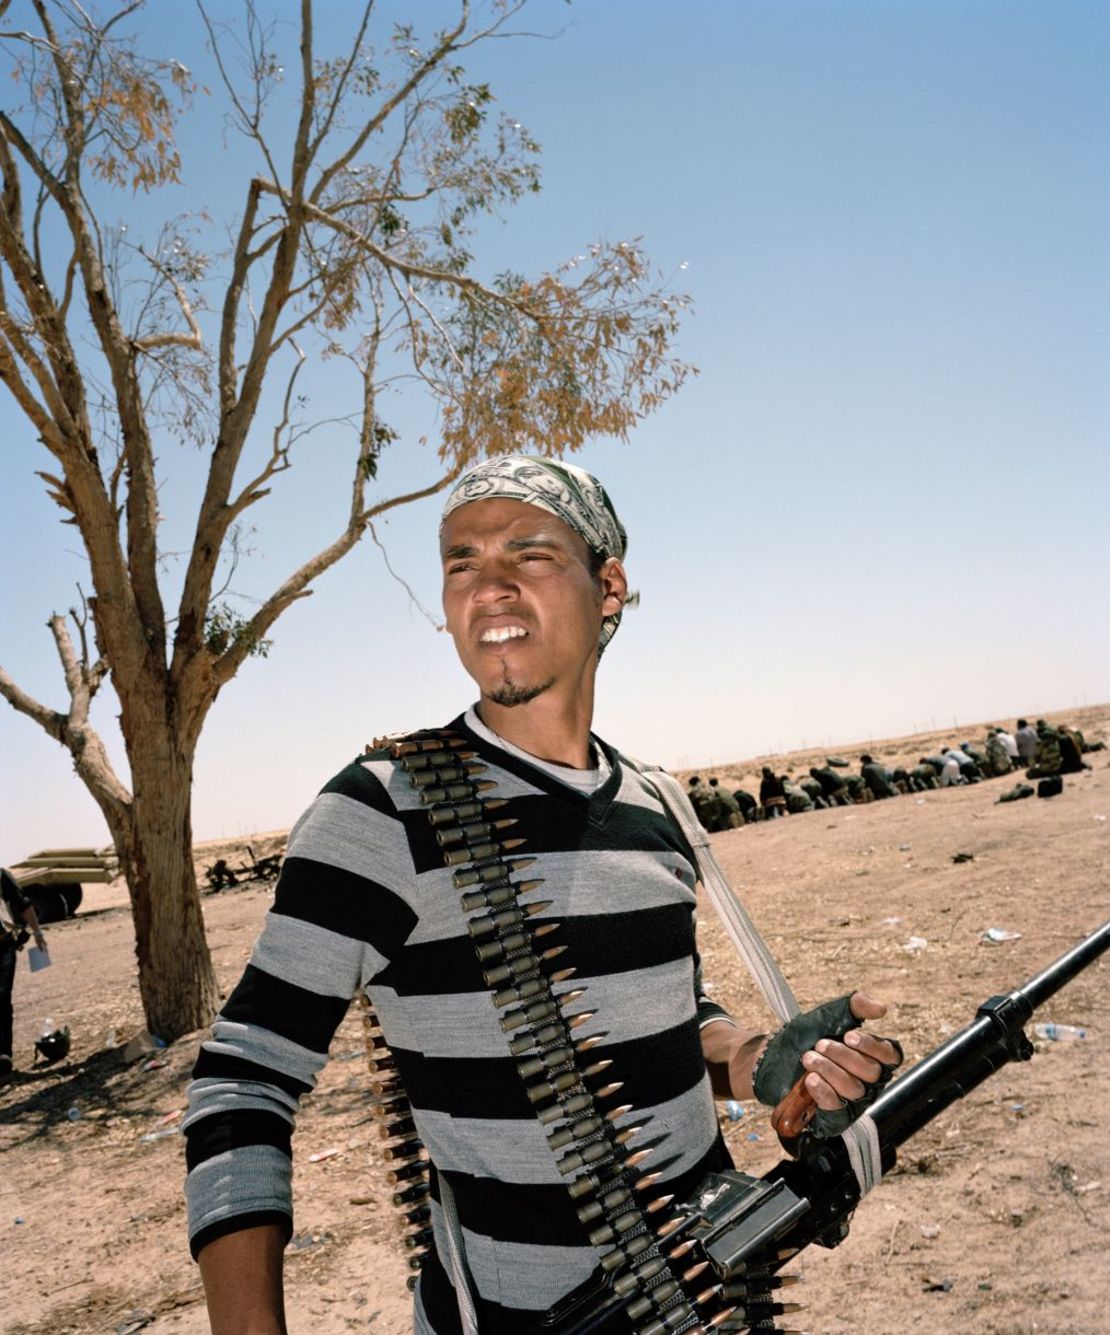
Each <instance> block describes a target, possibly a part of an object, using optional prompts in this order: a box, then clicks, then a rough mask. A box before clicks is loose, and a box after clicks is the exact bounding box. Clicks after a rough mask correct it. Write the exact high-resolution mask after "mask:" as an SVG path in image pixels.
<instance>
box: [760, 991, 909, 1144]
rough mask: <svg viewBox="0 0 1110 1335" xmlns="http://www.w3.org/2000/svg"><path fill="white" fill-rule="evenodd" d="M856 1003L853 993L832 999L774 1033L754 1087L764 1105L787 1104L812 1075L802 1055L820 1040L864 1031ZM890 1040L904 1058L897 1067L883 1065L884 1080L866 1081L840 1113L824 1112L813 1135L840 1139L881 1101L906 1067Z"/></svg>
mask: <svg viewBox="0 0 1110 1335" xmlns="http://www.w3.org/2000/svg"><path fill="white" fill-rule="evenodd" d="M850 1002H851V995H849V996H846V997H838V998H837V999H836V1001H826V1002H825V1004H824V1005H823V1006H815V1007H814V1008H813V1010H811V1011H804V1012H803V1013H802V1014H801V1015H795V1016H794V1018H793V1019H792V1020H789V1021H787V1023H786V1024H784V1025H783V1027H782V1028H781V1029H780V1030H779V1031H778V1032H777V1033H775V1034H772V1036H771V1040H770V1042H769V1043H768V1044H767V1047H766V1048H765V1049H764V1052H763V1056H762V1057H760V1059H759V1063H758V1065H757V1066H756V1068H755V1071H754V1072H753V1074H752V1089H753V1090H754V1091H755V1096H756V1098H757V1099H758V1100H759V1101H760V1103H766V1104H767V1105H768V1106H769V1107H772V1108H773V1107H774V1106H775V1105H776V1104H778V1103H781V1102H782V1100H783V1099H784V1098H785V1097H786V1095H787V1094H788V1093H789V1092H790V1090H791V1089H793V1087H794V1085H795V1084H796V1083H797V1081H798V1079H799V1078H800V1077H801V1076H803V1075H804V1074H805V1073H806V1069H805V1067H804V1066H803V1065H802V1054H803V1053H806V1052H809V1051H810V1049H811V1048H813V1047H815V1046H816V1044H817V1043H818V1042H819V1040H820V1039H822V1038H834V1039H837V1040H839V1039H842V1038H843V1037H844V1035H845V1034H846V1033H847V1032H848V1030H849V1029H858V1028H859V1026H860V1025H861V1024H862V1023H863V1021H862V1020H857V1019H856V1017H855V1016H854V1015H853V1014H852V1008H851V1005H850V1004H849V1003H850ZM886 1042H888V1043H889V1044H890V1045H891V1046H892V1047H893V1048H894V1050H895V1052H897V1054H898V1060H897V1061H896V1062H895V1063H894V1064H893V1065H891V1066H887V1065H885V1064H883V1063H882V1062H880V1063H879V1068H880V1069H879V1078H878V1079H877V1080H875V1081H873V1082H871V1083H867V1082H864V1083H863V1093H862V1094H861V1095H860V1097H859V1098H858V1099H845V1100H844V1104H843V1107H841V1108H838V1109H837V1110H836V1111H835V1112H826V1111H825V1110H824V1109H823V1108H818V1109H817V1114H816V1116H815V1117H814V1119H813V1121H812V1123H811V1124H810V1126H809V1129H808V1134H809V1135H812V1136H814V1137H815V1138H816V1139H818V1140H826V1139H828V1138H829V1137H830V1136H839V1135H840V1133H841V1132H842V1131H846V1130H847V1129H848V1127H849V1126H851V1124H852V1123H853V1122H854V1121H855V1120H856V1118H857V1117H858V1116H859V1115H860V1113H861V1112H863V1110H864V1109H865V1108H866V1107H867V1106H868V1104H870V1103H873V1102H874V1101H875V1099H876V1098H877V1097H878V1095H879V1093H880V1091H881V1090H882V1088H883V1086H884V1085H886V1084H887V1083H888V1082H889V1080H890V1078H891V1076H892V1075H893V1074H894V1072H895V1070H896V1069H897V1067H899V1066H900V1065H901V1064H902V1048H901V1045H900V1044H899V1043H897V1042H896V1041H895V1040H894V1039H893V1038H888V1039H887V1040H886Z"/></svg>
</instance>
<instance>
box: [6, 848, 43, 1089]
mask: <svg viewBox="0 0 1110 1335" xmlns="http://www.w3.org/2000/svg"><path fill="white" fill-rule="evenodd" d="M28 935H32V936H34V938H35V945H36V946H38V948H39V949H40V950H45V949H46V938H45V937H44V936H43V934H42V928H41V927H40V926H39V919H38V914H37V913H36V912H35V908H34V905H33V904H32V903H31V901H30V900H29V899H28V898H27V896H26V895H25V894H24V893H23V891H22V890H21V889H20V887H19V882H18V881H17V880H16V879H15V877H14V876H13V875H12V874H11V872H10V871H8V869H7V867H0V1080H6V1079H7V1077H8V1076H9V1075H11V1073H12V1025H13V1022H14V1014H13V1012H12V988H13V986H14V983H15V962H16V956H17V955H18V953H19V951H21V950H22V949H23V947H24V945H25V944H26V942H27V938H28Z"/></svg>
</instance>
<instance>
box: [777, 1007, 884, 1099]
mask: <svg viewBox="0 0 1110 1335" xmlns="http://www.w3.org/2000/svg"><path fill="white" fill-rule="evenodd" d="M848 1005H849V1008H850V1010H851V1012H852V1015H853V1016H855V1018H856V1019H857V1020H881V1019H882V1017H883V1016H884V1015H885V1014H886V1010H887V1008H886V1003H885V1002H882V1001H879V1000H877V999H876V998H875V997H871V996H868V995H867V993H866V992H853V993H852V995H851V997H850V998H849V1002H848ZM801 1060H802V1066H804V1067H805V1069H806V1071H807V1072H808V1074H807V1076H806V1089H807V1090H808V1091H809V1092H810V1094H811V1095H812V1096H813V1101H814V1103H816V1104H817V1106H818V1108H821V1109H822V1110H823V1111H825V1112H836V1111H838V1110H839V1109H840V1108H842V1107H843V1105H844V1103H845V1101H847V1100H850V1099H862V1098H863V1097H864V1095H865V1094H866V1093H867V1092H868V1091H867V1089H866V1088H865V1086H867V1085H874V1084H876V1083H878V1082H879V1081H880V1080H881V1079H882V1077H883V1067H884V1066H886V1067H895V1066H898V1065H900V1064H901V1061H902V1053H901V1050H900V1049H898V1048H896V1047H895V1046H894V1044H893V1043H892V1042H891V1041H890V1040H889V1039H886V1038H879V1037H878V1036H877V1035H875V1034H868V1033H865V1032H864V1031H863V1030H862V1029H849V1030H848V1032H847V1033H846V1034H845V1035H844V1037H843V1039H842V1040H839V1041H838V1040H837V1039H835V1038H821V1039H818V1041H817V1042H816V1043H815V1044H814V1045H813V1047H812V1048H811V1049H810V1050H809V1051H808V1052H805V1053H803V1054H802V1059H801Z"/></svg>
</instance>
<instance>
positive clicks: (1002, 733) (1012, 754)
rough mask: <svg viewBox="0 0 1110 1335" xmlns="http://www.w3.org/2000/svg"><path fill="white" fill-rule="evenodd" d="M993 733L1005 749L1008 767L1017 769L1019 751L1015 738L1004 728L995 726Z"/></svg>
mask: <svg viewBox="0 0 1110 1335" xmlns="http://www.w3.org/2000/svg"><path fill="white" fill-rule="evenodd" d="M994 735H995V736H996V737H997V738H998V740H999V741H1000V742H1001V743H1002V745H1003V747H1005V749H1006V754H1007V756H1009V758H1010V769H1011V770H1015V769H1017V768H1018V767H1019V766H1020V764H1021V752H1020V751H1019V750H1018V744H1017V738H1016V737H1015V736H1014V734H1013V733H1012V732H1009V731H1007V729H1005V728H995V730H994Z"/></svg>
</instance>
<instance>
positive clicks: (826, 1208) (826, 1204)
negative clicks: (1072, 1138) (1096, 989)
mask: <svg viewBox="0 0 1110 1335" xmlns="http://www.w3.org/2000/svg"><path fill="white" fill-rule="evenodd" d="M1108 948H1110V922H1106V923H1103V924H1102V926H1101V927H1099V928H1097V929H1096V930H1095V931H1093V932H1092V933H1091V934H1090V935H1089V936H1087V937H1085V938H1084V939H1083V940H1082V941H1081V942H1080V943H1079V944H1078V945H1077V946H1075V947H1073V949H1071V950H1069V951H1067V952H1066V953H1065V954H1064V955H1061V956H1060V958H1059V959H1057V960H1055V961H1054V962H1053V963H1052V964H1050V965H1049V966H1048V967H1047V968H1045V969H1043V970H1042V971H1041V972H1040V973H1038V974H1036V975H1034V977H1032V978H1030V979H1029V980H1028V982H1026V983H1025V984H1024V985H1023V986H1021V987H1018V988H1015V989H1014V990H1013V991H1012V992H1008V993H1006V994H1003V995H999V996H994V997H990V998H988V999H987V1000H986V1001H985V1002H983V1004H982V1005H981V1006H980V1007H979V1009H978V1011H977V1013H976V1016H975V1019H974V1020H972V1022H971V1023H970V1024H969V1025H968V1026H967V1027H966V1028H965V1029H962V1030H961V1031H960V1032H959V1033H958V1034H954V1035H953V1036H952V1037H951V1038H950V1039H948V1040H947V1042H945V1043H943V1044H941V1046H940V1047H938V1048H935V1049H934V1050H933V1051H932V1052H930V1053H929V1054H928V1055H927V1056H925V1057H923V1058H922V1059H921V1061H919V1062H917V1063H916V1064H915V1065H914V1066H912V1067H910V1068H909V1069H908V1070H907V1071H906V1072H905V1073H904V1074H903V1075H901V1076H900V1077H898V1078H897V1079H896V1080H894V1081H892V1082H891V1084H890V1085H888V1087H887V1088H886V1090H884V1092H883V1093H882V1094H881V1095H880V1096H879V1097H878V1098H877V1099H876V1100H875V1102H874V1103H873V1104H872V1105H871V1107H870V1109H869V1110H868V1111H869V1113H870V1116H871V1119H872V1121H873V1122H874V1123H875V1126H876V1129H877V1131H878V1137H879V1146H880V1149H881V1153H882V1168H883V1172H884V1173H887V1172H889V1171H890V1169H891V1168H893V1167H894V1165H895V1163H896V1162H897V1151H898V1148H899V1146H901V1145H902V1144H903V1143H904V1142H905V1141H906V1140H908V1139H909V1138H910V1137H911V1136H913V1135H914V1134H916V1132H918V1131H920V1130H921V1128H922V1127H923V1126H925V1125H926V1124H927V1123H929V1122H931V1121H932V1120H933V1118H934V1117H936V1116H937V1115H938V1114H939V1113H941V1112H943V1111H944V1110H945V1109H946V1108H948V1107H950V1106H951V1105H952V1104H953V1103H955V1102H957V1101H958V1100H959V1099H961V1098H963V1097H964V1096H965V1095H966V1094H968V1093H970V1092H971V1091H972V1090H973V1089H975V1088H977V1087H978V1086H979V1085H980V1084H982V1083H983V1081H984V1080H986V1079H988V1078H989V1077H990V1076H991V1075H993V1074H994V1073H995V1072H996V1071H998V1070H1000V1069H1001V1068H1002V1067H1003V1066H1005V1065H1007V1063H1009V1062H1011V1061H1028V1060H1029V1058H1030V1057H1031V1056H1032V1055H1033V1045H1032V1044H1031V1043H1030V1042H1029V1040H1028V1038H1027V1037H1026V1035H1025V1032H1024V1028H1025V1025H1026V1024H1027V1023H1028V1021H1029V1019H1030V1017H1031V1016H1032V1015H1033V1013H1034V1011H1036V1010H1037V1009H1038V1007H1040V1006H1043V1005H1044V1003H1045V1002H1046V1001H1047V1000H1048V999H1049V998H1050V997H1052V996H1054V995H1055V994H1056V993H1057V992H1058V991H1059V990H1060V989H1061V988H1062V987H1063V986H1064V985H1065V984H1066V983H1068V982H1069V981H1070V980H1071V979H1072V978H1074V977H1075V976H1076V974H1078V973H1080V972H1081V971H1082V970H1083V969H1085V968H1087V967H1088V966H1089V965H1091V964H1093V963H1094V962H1095V960H1097V959H1098V958H1099V956H1100V955H1102V954H1103V952H1104V951H1106V950H1107V949H1108ZM711 1178H712V1181H711V1183H710V1186H711V1190H709V1191H707V1192H706V1193H705V1196H704V1199H706V1200H709V1199H712V1200H713V1201H714V1204H713V1206H712V1207H711V1209H709V1210H708V1211H707V1212H706V1213H705V1215H704V1216H703V1217H704V1221H705V1222H704V1226H703V1225H702V1224H698V1225H696V1226H694V1227H693V1228H692V1229H691V1230H690V1231H689V1232H688V1233H687V1234H686V1236H689V1237H697V1238H698V1241H699V1245H700V1247H701V1253H700V1254H701V1255H703V1256H704V1257H705V1258H706V1259H708V1260H709V1261H710V1263H711V1265H712V1267H713V1269H714V1271H715V1272H716V1274H717V1276H718V1278H720V1279H728V1278H729V1277H730V1276H735V1275H738V1274H740V1273H742V1272H743V1270H744V1269H745V1268H746V1267H752V1266H757V1267H759V1268H760V1269H761V1270H767V1271H774V1270H778V1269H779V1268H781V1266H783V1265H784V1264H786V1260H787V1258H788V1257H789V1256H793V1255H795V1254H796V1253H797V1251H798V1250H800V1249H801V1248H802V1247H806V1246H808V1245H809V1244H810V1243H813V1242H816V1243H818V1244H820V1245H822V1246H827V1247H835V1246H836V1245H837V1244H838V1243H839V1242H842V1241H843V1240H844V1238H845V1237H847V1233H848V1227H847V1225H848V1220H849V1218H850V1217H851V1215H852V1212H853V1211H854V1210H855V1208H856V1206H857V1205H858V1204H859V1200H860V1196H861V1192H860V1187H859V1184H858V1182H857V1180H856V1175H855V1173H854V1171H853V1169H852V1166H851V1163H850V1161H849V1158H848V1152H847V1149H846V1148H845V1145H844V1141H843V1140H842V1139H841V1138H840V1137H836V1138H834V1139H832V1140H830V1141H828V1142H825V1143H824V1144H822V1145H821V1147H820V1149H819V1150H818V1152H816V1153H815V1154H812V1155H811V1156H809V1157H806V1158H804V1159H792V1158H791V1159H784V1160H782V1161H780V1162H779V1163H778V1164H776V1165H775V1167H774V1168H772V1169H771V1170H770V1171H769V1172H768V1173H766V1174H764V1176H763V1177H762V1178H753V1177H750V1176H749V1175H748V1174H745V1173H739V1172H728V1173H723V1174H713V1175H711ZM722 1194H724V1195H726V1196H728V1197H730V1199H729V1202H728V1205H727V1206H726V1207H724V1208H722V1205H721V1199H722ZM689 1208H690V1209H691V1210H693V1211H697V1210H698V1208H699V1203H698V1201H697V1200H695V1201H692V1202H690V1204H689ZM691 1259H692V1258H691ZM624 1306H625V1300H624V1299H623V1298H622V1297H620V1296H619V1295H618V1294H617V1293H615V1292H614V1291H613V1289H612V1287H611V1279H610V1277H609V1276H605V1277H600V1276H595V1277H594V1278H593V1279H591V1280H590V1281H588V1282H587V1284H585V1285H583V1286H581V1288H580V1289H576V1290H575V1291H574V1292H573V1293H571V1294H568V1295H567V1297H566V1298H565V1299H563V1300H562V1302H560V1303H559V1304H558V1305H557V1306H556V1307H554V1308H553V1309H552V1310H551V1312H549V1313H548V1314H547V1316H546V1317H545V1318H544V1320H543V1321H542V1322H541V1323H540V1324H539V1325H538V1326H536V1327H535V1328H534V1332H533V1335H617V1333H618V1332H622V1331H623V1332H627V1331H630V1330H632V1329H633V1323H631V1322H630V1321H629V1320H628V1318H627V1316H626V1315H625V1312H624Z"/></svg>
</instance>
